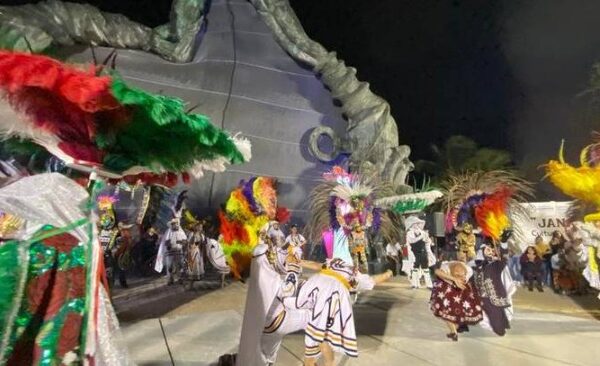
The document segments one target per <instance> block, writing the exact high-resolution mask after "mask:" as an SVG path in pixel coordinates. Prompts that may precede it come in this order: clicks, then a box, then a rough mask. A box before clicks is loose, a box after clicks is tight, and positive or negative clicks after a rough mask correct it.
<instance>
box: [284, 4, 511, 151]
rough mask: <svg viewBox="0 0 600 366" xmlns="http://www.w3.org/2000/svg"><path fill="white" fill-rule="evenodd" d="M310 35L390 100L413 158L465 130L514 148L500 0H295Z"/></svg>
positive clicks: (486, 141)
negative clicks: (511, 139)
mask: <svg viewBox="0 0 600 366" xmlns="http://www.w3.org/2000/svg"><path fill="white" fill-rule="evenodd" d="M291 3H292V6H293V7H294V9H295V10H296V12H297V15H298V17H299V18H300V20H301V21H302V24H303V25H304V27H305V29H306V31H307V33H308V34H309V36H311V37H312V38H313V39H315V40H316V41H318V42H320V43H322V44H323V45H324V46H325V47H326V48H327V49H329V50H335V51H337V53H338V57H340V58H341V59H344V60H345V61H346V63H347V64H348V65H350V66H354V67H356V68H357V69H358V77H359V79H361V80H365V81H368V82H369V83H370V84H371V89H372V90H373V91H374V92H375V93H376V94H378V95H380V96H382V97H383V98H385V99H386V100H387V101H388V102H389V103H390V105H391V107H392V114H393V116H394V118H395V119H396V121H397V123H398V128H399V132H400V140H401V141H400V142H401V143H404V144H408V145H410V146H411V147H412V150H413V154H412V156H413V159H418V158H424V157H428V155H429V151H430V150H429V149H430V148H429V146H430V144H431V143H443V141H444V140H445V139H446V138H447V137H448V136H450V135H453V134H464V135H467V136H469V137H471V138H473V139H475V140H476V141H477V142H479V143H480V144H482V145H485V146H492V147H498V148H509V147H510V139H509V138H508V126H509V124H510V122H511V119H512V118H513V111H512V109H513V104H514V103H516V102H518V98H517V100H514V98H513V96H512V95H513V94H517V95H518V86H517V83H516V82H515V80H514V78H513V77H512V75H511V71H510V68H509V66H508V64H507V61H506V58H505V57H504V56H503V50H502V44H501V40H500V36H501V35H502V17H501V16H498V15H499V14H501V13H502V12H503V10H504V9H503V7H502V6H501V5H500V4H498V3H497V2H494V1H471V2H468V3H467V2H463V1H430V0H413V1H404V0H378V1H348V0H346V1H341V0H327V1H319V0H293V1H292V2H291Z"/></svg>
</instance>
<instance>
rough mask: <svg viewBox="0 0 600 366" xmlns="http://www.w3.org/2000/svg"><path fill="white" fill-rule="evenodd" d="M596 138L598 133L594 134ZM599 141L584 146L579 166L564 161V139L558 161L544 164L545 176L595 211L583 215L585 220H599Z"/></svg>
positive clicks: (565, 192) (564, 191)
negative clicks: (591, 206) (593, 207)
mask: <svg viewBox="0 0 600 366" xmlns="http://www.w3.org/2000/svg"><path fill="white" fill-rule="evenodd" d="M595 137H596V139H597V138H598V135H597V134H596V135H595ZM599 162H600V143H599V142H595V143H593V144H590V145H588V146H586V147H585V148H584V149H583V150H582V151H581V154H580V166H579V167H574V166H572V165H570V164H568V163H566V162H565V159H564V141H563V143H562V144H561V146H560V151H559V154H558V161H556V160H550V161H549V162H548V164H546V166H545V169H546V176H547V177H548V178H549V179H550V182H552V184H554V185H555V186H556V187H557V188H558V189H560V190H561V191H562V192H563V193H564V194H566V195H568V196H570V197H573V198H575V199H577V200H579V203H576V205H578V206H582V204H581V203H589V204H591V205H593V206H595V209H596V210H597V212H595V213H592V214H588V215H586V216H585V221H587V222H591V221H600V165H598V163H599Z"/></svg>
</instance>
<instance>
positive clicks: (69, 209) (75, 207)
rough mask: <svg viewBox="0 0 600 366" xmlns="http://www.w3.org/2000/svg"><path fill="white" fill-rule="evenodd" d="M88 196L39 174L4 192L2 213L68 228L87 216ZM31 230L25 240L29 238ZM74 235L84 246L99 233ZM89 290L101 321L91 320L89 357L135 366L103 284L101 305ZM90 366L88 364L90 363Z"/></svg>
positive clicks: (66, 181)
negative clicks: (125, 345) (90, 235)
mask: <svg viewBox="0 0 600 366" xmlns="http://www.w3.org/2000/svg"><path fill="white" fill-rule="evenodd" d="M88 197H89V195H88V193H87V192H86V190H85V189H84V188H83V187H81V186H80V185H79V184H77V183H75V181H73V180H71V179H69V178H67V177H65V176H64V175H61V174H58V173H47V174H38V175H33V176H28V177H24V178H21V179H20V180H18V181H16V182H14V183H12V184H9V185H7V186H5V187H3V188H2V189H0V210H1V211H4V212H8V213H10V214H13V215H16V216H19V217H20V218H22V219H24V220H26V221H27V224H28V225H31V226H30V227H31V228H34V227H39V226H40V225H46V224H50V225H53V226H55V227H65V226H67V225H69V224H71V223H73V222H75V221H78V220H81V219H83V218H85V217H87V216H86V212H85V207H86V204H87V203H88V202H87V201H88ZM28 234H33V232H31V230H30V231H29V232H28V233H26V234H25V236H24V237H22V239H26V238H27V236H28ZM71 234H73V236H75V237H76V238H77V239H79V240H80V241H82V242H84V243H95V242H96V233H95V230H94V231H93V232H92V238H90V237H89V234H88V232H87V230H86V228H85V227H80V228H77V229H75V230H73V231H72V232H71ZM92 247H93V248H94V249H95V252H94V253H93V254H92V257H98V254H99V253H98V252H97V250H99V246H98V245H93V246H92ZM97 268H98V267H97V263H96V261H94V263H93V264H92V272H95V271H96V270H97ZM96 285H98V284H97V283H96V284H92V288H91V289H89V288H88V289H87V294H88V295H87V296H91V297H92V301H91V302H92V304H91V305H90V309H91V311H93V309H95V308H97V310H98V322H97V323H94V317H89V322H90V323H89V324H88V327H87V329H88V334H87V340H88V342H87V344H86V354H87V355H92V357H94V361H95V365H98V366H104V365H106V366H112V365H125V366H129V365H133V364H134V363H133V362H132V361H131V359H130V358H129V354H128V352H127V350H126V349H125V347H124V341H123V340H122V338H121V333H120V330H119V323H118V320H117V318H116V316H115V313H114V310H113V308H112V305H111V303H110V299H109V297H108V294H107V293H106V291H105V290H104V288H103V287H102V286H101V285H100V287H99V288H98V293H99V297H98V302H96V301H95V297H94V296H92V295H90V294H94V293H96V292H95V287H94V286H96ZM86 364H88V362H86Z"/></svg>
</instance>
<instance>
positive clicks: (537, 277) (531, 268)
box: [520, 246, 545, 292]
mask: <svg viewBox="0 0 600 366" xmlns="http://www.w3.org/2000/svg"><path fill="white" fill-rule="evenodd" d="M520 263H521V275H522V276H523V280H524V281H525V282H527V287H528V289H529V291H533V286H534V284H535V286H536V288H537V290H538V291H539V292H544V289H543V287H542V283H543V281H544V275H545V271H544V261H543V260H542V258H540V256H539V255H538V253H537V251H536V250H535V247H534V246H528V247H527V249H525V252H523V254H522V255H521V260H520Z"/></svg>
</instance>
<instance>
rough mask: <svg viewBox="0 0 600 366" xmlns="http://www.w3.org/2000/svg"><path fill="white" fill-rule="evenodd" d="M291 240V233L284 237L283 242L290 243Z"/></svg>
mask: <svg viewBox="0 0 600 366" xmlns="http://www.w3.org/2000/svg"><path fill="white" fill-rule="evenodd" d="M291 242H292V236H291V235H288V236H287V237H286V238H285V243H286V244H290V243H291Z"/></svg>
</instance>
